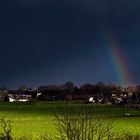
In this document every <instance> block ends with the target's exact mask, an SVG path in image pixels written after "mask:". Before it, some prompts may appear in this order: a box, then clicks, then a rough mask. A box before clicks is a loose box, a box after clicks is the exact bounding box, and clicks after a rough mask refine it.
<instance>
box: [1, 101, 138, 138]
mask: <svg viewBox="0 0 140 140" xmlns="http://www.w3.org/2000/svg"><path fill="white" fill-rule="evenodd" d="M84 107H85V108H87V109H88V108H90V107H92V108H93V114H94V115H101V116H105V117H109V118H113V119H114V120H115V123H114V124H113V125H114V128H115V131H118V132H123V131H129V132H139V131H140V117H127V116H124V114H125V113H130V114H133V115H140V110H138V109H135V108H117V107H111V106H103V105H93V106H91V105H84ZM82 109H83V105H82V104H80V103H79V104H75V103H66V102H39V103H34V104H32V105H27V104H23V103H4V102H1V103H0V118H3V117H5V118H8V119H10V120H11V121H12V135H13V136H14V137H18V136H20V135H32V136H33V137H34V138H36V137H38V136H39V135H40V134H43V133H45V132H48V133H49V134H50V135H54V134H55V133H56V129H55V126H54V123H55V119H54V114H60V115H63V114H65V113H66V111H67V110H75V111H76V110H77V111H78V112H80V111H82Z"/></svg>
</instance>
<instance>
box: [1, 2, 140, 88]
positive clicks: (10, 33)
mask: <svg viewBox="0 0 140 140" xmlns="http://www.w3.org/2000/svg"><path fill="white" fill-rule="evenodd" d="M139 14H140V2H139V1H138V0H134V1H133V2H132V1H130V0H127V1H126V0H124V1H121V0H117V1H113V0H93V1H92V0H82V1H81V0H71V1H64V0H60V1H56V0H48V1H46V0H17V1H15V0H13V1H10V0H5V1H1V2H0V52H1V55H0V65H1V67H2V69H0V78H1V80H0V84H5V85H8V86H12V87H17V85H20V84H22V83H24V84H25V83H27V84H30V85H32V86H35V85H37V84H42V83H47V82H50V83H51V82H52V83H53V82H55V81H56V82H57V83H62V82H65V81H68V80H71V81H75V82H77V83H79V84H80V83H83V82H86V81H88V80H89V82H90V81H91V82H96V81H98V80H103V81H105V82H107V81H112V82H114V81H115V79H114V78H110V79H107V78H108V76H109V74H108V73H109V72H110V73H111V74H112V75H113V73H112V72H111V70H110V64H109V63H108V59H109V57H108V55H107V53H105V49H104V47H103V44H102V37H101V32H107V33H109V34H111V35H113V36H114V37H115V38H116V40H118V42H120V44H121V47H122V50H123V52H124V55H125V58H126V60H127V63H128V67H130V69H132V68H131V67H132V64H133V67H134V69H132V70H131V71H132V72H133V73H135V74H134V75H137V74H136V73H138V70H139V66H137V65H136V64H137V60H138V58H139V56H138V55H135V56H134V57H130V55H131V56H132V55H133V54H132V53H130V52H133V53H134V54H136V53H137V52H138V50H139V49H137V52H136V51H135V50H136V48H138V46H139V44H140V42H139V36H140V26H139V24H140V17H139ZM128 48H131V49H128ZM133 58H134V60H133ZM104 67H107V69H106V70H104V71H101V70H102V69H104ZM136 67H138V68H136ZM99 71H100V72H99ZM100 73H102V74H100ZM91 75H93V76H91ZM110 77H113V76H110ZM136 81H137V82H138V79H136Z"/></svg>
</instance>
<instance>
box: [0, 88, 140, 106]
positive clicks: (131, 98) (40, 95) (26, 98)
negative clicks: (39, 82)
mask: <svg viewBox="0 0 140 140" xmlns="http://www.w3.org/2000/svg"><path fill="white" fill-rule="evenodd" d="M37 99H38V100H45V101H46V100H47V101H49V100H51V101H52V100H53V101H54V100H55V101H56V100H83V101H86V102H92V103H95V102H100V103H112V104H116V105H127V106H136V105H139V104H140V93H132V92H122V93H121V94H117V93H112V94H111V97H104V95H103V94H84V95H81V94H80V93H78V94H71V93H70V92H67V93H64V94H62V93H59V91H55V90H54V91H53V92H48V91H47V90H44V91H41V92H37V90H28V91H20V90H7V91H6V90H5V91H2V92H1V91H0V101H9V102H14V101H20V102H30V101H33V100H37Z"/></svg>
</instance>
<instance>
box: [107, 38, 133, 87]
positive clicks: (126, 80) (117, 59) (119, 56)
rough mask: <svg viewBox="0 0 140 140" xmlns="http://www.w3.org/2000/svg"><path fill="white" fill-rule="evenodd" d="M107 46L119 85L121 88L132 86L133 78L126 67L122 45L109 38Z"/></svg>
mask: <svg viewBox="0 0 140 140" xmlns="http://www.w3.org/2000/svg"><path fill="white" fill-rule="evenodd" d="M105 42H106V41H105ZM105 46H106V49H107V51H108V53H109V57H110V60H111V65H112V68H113V71H114V73H115V77H116V80H117V83H119V84H120V85H121V86H127V85H129V84H132V83H131V82H132V78H131V75H130V73H129V70H128V68H127V66H126V62H125V61H124V60H125V59H124V55H123V53H122V50H121V48H120V45H119V44H118V43H117V41H116V40H114V39H113V38H112V37H108V38H107V43H106V45H105Z"/></svg>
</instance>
